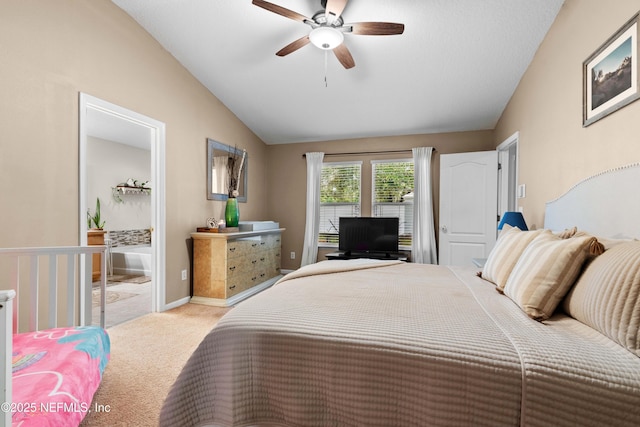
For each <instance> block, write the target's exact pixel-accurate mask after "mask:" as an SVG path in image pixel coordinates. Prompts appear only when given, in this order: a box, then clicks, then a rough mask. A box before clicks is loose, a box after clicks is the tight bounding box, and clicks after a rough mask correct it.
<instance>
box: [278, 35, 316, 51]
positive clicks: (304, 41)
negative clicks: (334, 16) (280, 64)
mask: <svg viewBox="0 0 640 427" xmlns="http://www.w3.org/2000/svg"><path fill="white" fill-rule="evenodd" d="M308 44H309V36H304V37H300V38H299V39H298V40H296V41H294V42H292V43H289V44H288V45H286V46H285V47H283V48H282V49H280V50H279V51H278V52H276V55H278V56H286V55H289V54H290V53H292V52H295V51H296V50H298V49H300V48H301V47H304V46H306V45H308Z"/></svg>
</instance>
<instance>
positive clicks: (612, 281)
mask: <svg viewBox="0 0 640 427" xmlns="http://www.w3.org/2000/svg"><path fill="white" fill-rule="evenodd" d="M564 310H565V311H566V312H567V313H568V314H569V315H570V316H571V317H573V318H574V319H577V320H579V321H580V322H582V323H584V324H586V325H588V326H591V327H592V328H593V329H596V330H597V331H599V332H600V333H602V334H603V335H606V336H607V337H609V338H611V339H612V340H613V341H615V342H617V343H618V344H620V345H622V346H623V347H625V348H626V349H628V350H629V351H631V352H632V353H634V354H636V355H637V356H640V242H639V241H628V242H625V243H620V244H617V245H614V246H613V247H611V249H607V250H606V251H605V252H604V254H602V255H600V256H599V257H597V258H596V259H595V260H593V261H592V262H591V264H589V266H588V267H587V268H586V269H585V271H584V273H582V275H581V276H580V278H579V279H578V281H577V282H576V284H575V286H574V288H573V289H572V290H571V292H570V293H569V294H568V295H567V297H566V298H565V300H564Z"/></svg>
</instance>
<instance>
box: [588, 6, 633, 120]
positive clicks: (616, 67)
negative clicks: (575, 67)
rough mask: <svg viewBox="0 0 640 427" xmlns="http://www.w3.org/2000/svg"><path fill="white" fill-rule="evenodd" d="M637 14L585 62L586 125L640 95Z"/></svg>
mask: <svg viewBox="0 0 640 427" xmlns="http://www.w3.org/2000/svg"><path fill="white" fill-rule="evenodd" d="M639 16H640V13H637V14H636V15H635V16H634V17H633V18H631V19H630V20H629V21H628V22H627V23H626V24H624V25H623V26H622V28H620V29H619V30H618V31H617V32H616V33H615V34H613V35H612V36H611V37H609V39H608V40H607V41H606V42H604V44H603V45H602V46H600V48H598V50H596V51H595V52H594V53H593V54H592V55H591V56H590V57H589V58H587V60H586V61H584V63H583V64H582V78H583V82H584V83H583V86H584V87H583V114H582V126H585V127H586V126H589V125H590V124H592V123H594V122H596V121H598V120H600V119H601V118H603V117H605V116H607V115H609V114H611V113H613V112H614V111H616V110H619V109H620V108H622V107H624V106H625V105H628V104H630V103H632V102H633V101H635V100H637V99H638V98H640V91H639V84H638V83H639V82H638V17H639Z"/></svg>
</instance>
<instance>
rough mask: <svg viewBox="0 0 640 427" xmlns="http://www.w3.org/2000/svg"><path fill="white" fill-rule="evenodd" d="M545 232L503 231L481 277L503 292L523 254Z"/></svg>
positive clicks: (515, 229) (511, 229)
mask: <svg viewBox="0 0 640 427" xmlns="http://www.w3.org/2000/svg"><path fill="white" fill-rule="evenodd" d="M505 227H506V226H505ZM543 232H544V230H533V231H522V230H520V229H519V228H517V227H514V228H510V229H507V230H505V229H503V230H502V233H500V237H499V238H498V241H497V242H496V245H495V246H494V247H493V249H492V250H491V252H490V253H489V256H488V258H487V262H486V263H485V264H484V268H483V269H482V274H481V275H480V277H482V278H483V279H485V280H488V281H489V282H492V283H494V284H495V285H496V289H497V290H498V291H500V292H502V290H503V289H504V286H505V285H506V283H507V279H508V278H509V274H511V270H513V267H514V266H515V265H516V262H518V258H520V255H521V254H522V252H523V251H524V250H525V248H526V247H527V245H529V243H531V241H532V240H533V239H535V238H536V237H537V236H539V235H540V234H541V233H543Z"/></svg>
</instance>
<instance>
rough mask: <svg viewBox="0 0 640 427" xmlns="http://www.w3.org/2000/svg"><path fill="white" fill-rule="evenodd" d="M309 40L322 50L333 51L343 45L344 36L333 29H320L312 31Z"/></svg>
mask: <svg viewBox="0 0 640 427" xmlns="http://www.w3.org/2000/svg"><path fill="white" fill-rule="evenodd" d="M309 40H310V41H311V43H313V45H314V46H316V47H318V48H320V49H322V50H331V49H334V48H336V47H338V46H340V44H342V42H343V41H344V34H342V32H341V31H339V30H337V29H335V28H333V27H318V28H314V29H313V30H311V33H309Z"/></svg>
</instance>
